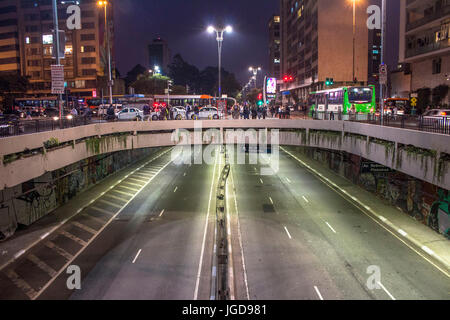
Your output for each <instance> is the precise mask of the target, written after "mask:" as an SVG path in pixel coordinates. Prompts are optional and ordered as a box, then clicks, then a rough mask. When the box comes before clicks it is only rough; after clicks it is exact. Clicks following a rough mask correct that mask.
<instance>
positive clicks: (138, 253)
mask: <svg viewBox="0 0 450 320" xmlns="http://www.w3.org/2000/svg"><path fill="white" fill-rule="evenodd" d="M141 251H142V249H139V251H138V252H137V254H136V256H135V257H134V259H133V263H135V262H136V260H137V258H138V257H139V255H140V254H141Z"/></svg>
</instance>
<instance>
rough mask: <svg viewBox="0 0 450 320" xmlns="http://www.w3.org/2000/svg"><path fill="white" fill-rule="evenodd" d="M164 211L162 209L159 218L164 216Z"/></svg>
mask: <svg viewBox="0 0 450 320" xmlns="http://www.w3.org/2000/svg"><path fill="white" fill-rule="evenodd" d="M164 210H166V209H162V211H161V213H160V214H159V216H160V217H162V215H163V214H164Z"/></svg>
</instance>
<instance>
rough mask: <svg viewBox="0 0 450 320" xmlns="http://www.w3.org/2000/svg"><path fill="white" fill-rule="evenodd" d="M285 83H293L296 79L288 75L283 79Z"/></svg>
mask: <svg viewBox="0 0 450 320" xmlns="http://www.w3.org/2000/svg"><path fill="white" fill-rule="evenodd" d="M283 81H284V82H291V81H294V77H293V76H289V75H286V76H284V77H283Z"/></svg>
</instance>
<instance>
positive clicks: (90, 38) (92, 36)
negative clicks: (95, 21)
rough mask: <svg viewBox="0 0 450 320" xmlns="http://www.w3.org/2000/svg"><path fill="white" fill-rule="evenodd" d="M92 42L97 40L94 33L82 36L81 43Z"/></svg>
mask: <svg viewBox="0 0 450 320" xmlns="http://www.w3.org/2000/svg"><path fill="white" fill-rule="evenodd" d="M90 40H95V34H94V33H90V34H82V35H81V41H90Z"/></svg>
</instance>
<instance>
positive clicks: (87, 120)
mask: <svg viewBox="0 0 450 320" xmlns="http://www.w3.org/2000/svg"><path fill="white" fill-rule="evenodd" d="M99 120H100V119H97V118H92V117H84V116H79V117H73V118H70V119H68V118H64V119H62V121H60V120H59V119H56V118H55V119H53V118H45V119H34V120H18V121H14V120H13V121H9V122H5V123H2V124H0V137H9V136H18V135H22V134H30V133H38V132H45V131H53V130H59V129H67V128H73V127H79V126H84V125H88V124H91V123H94V122H98V121H99Z"/></svg>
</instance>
